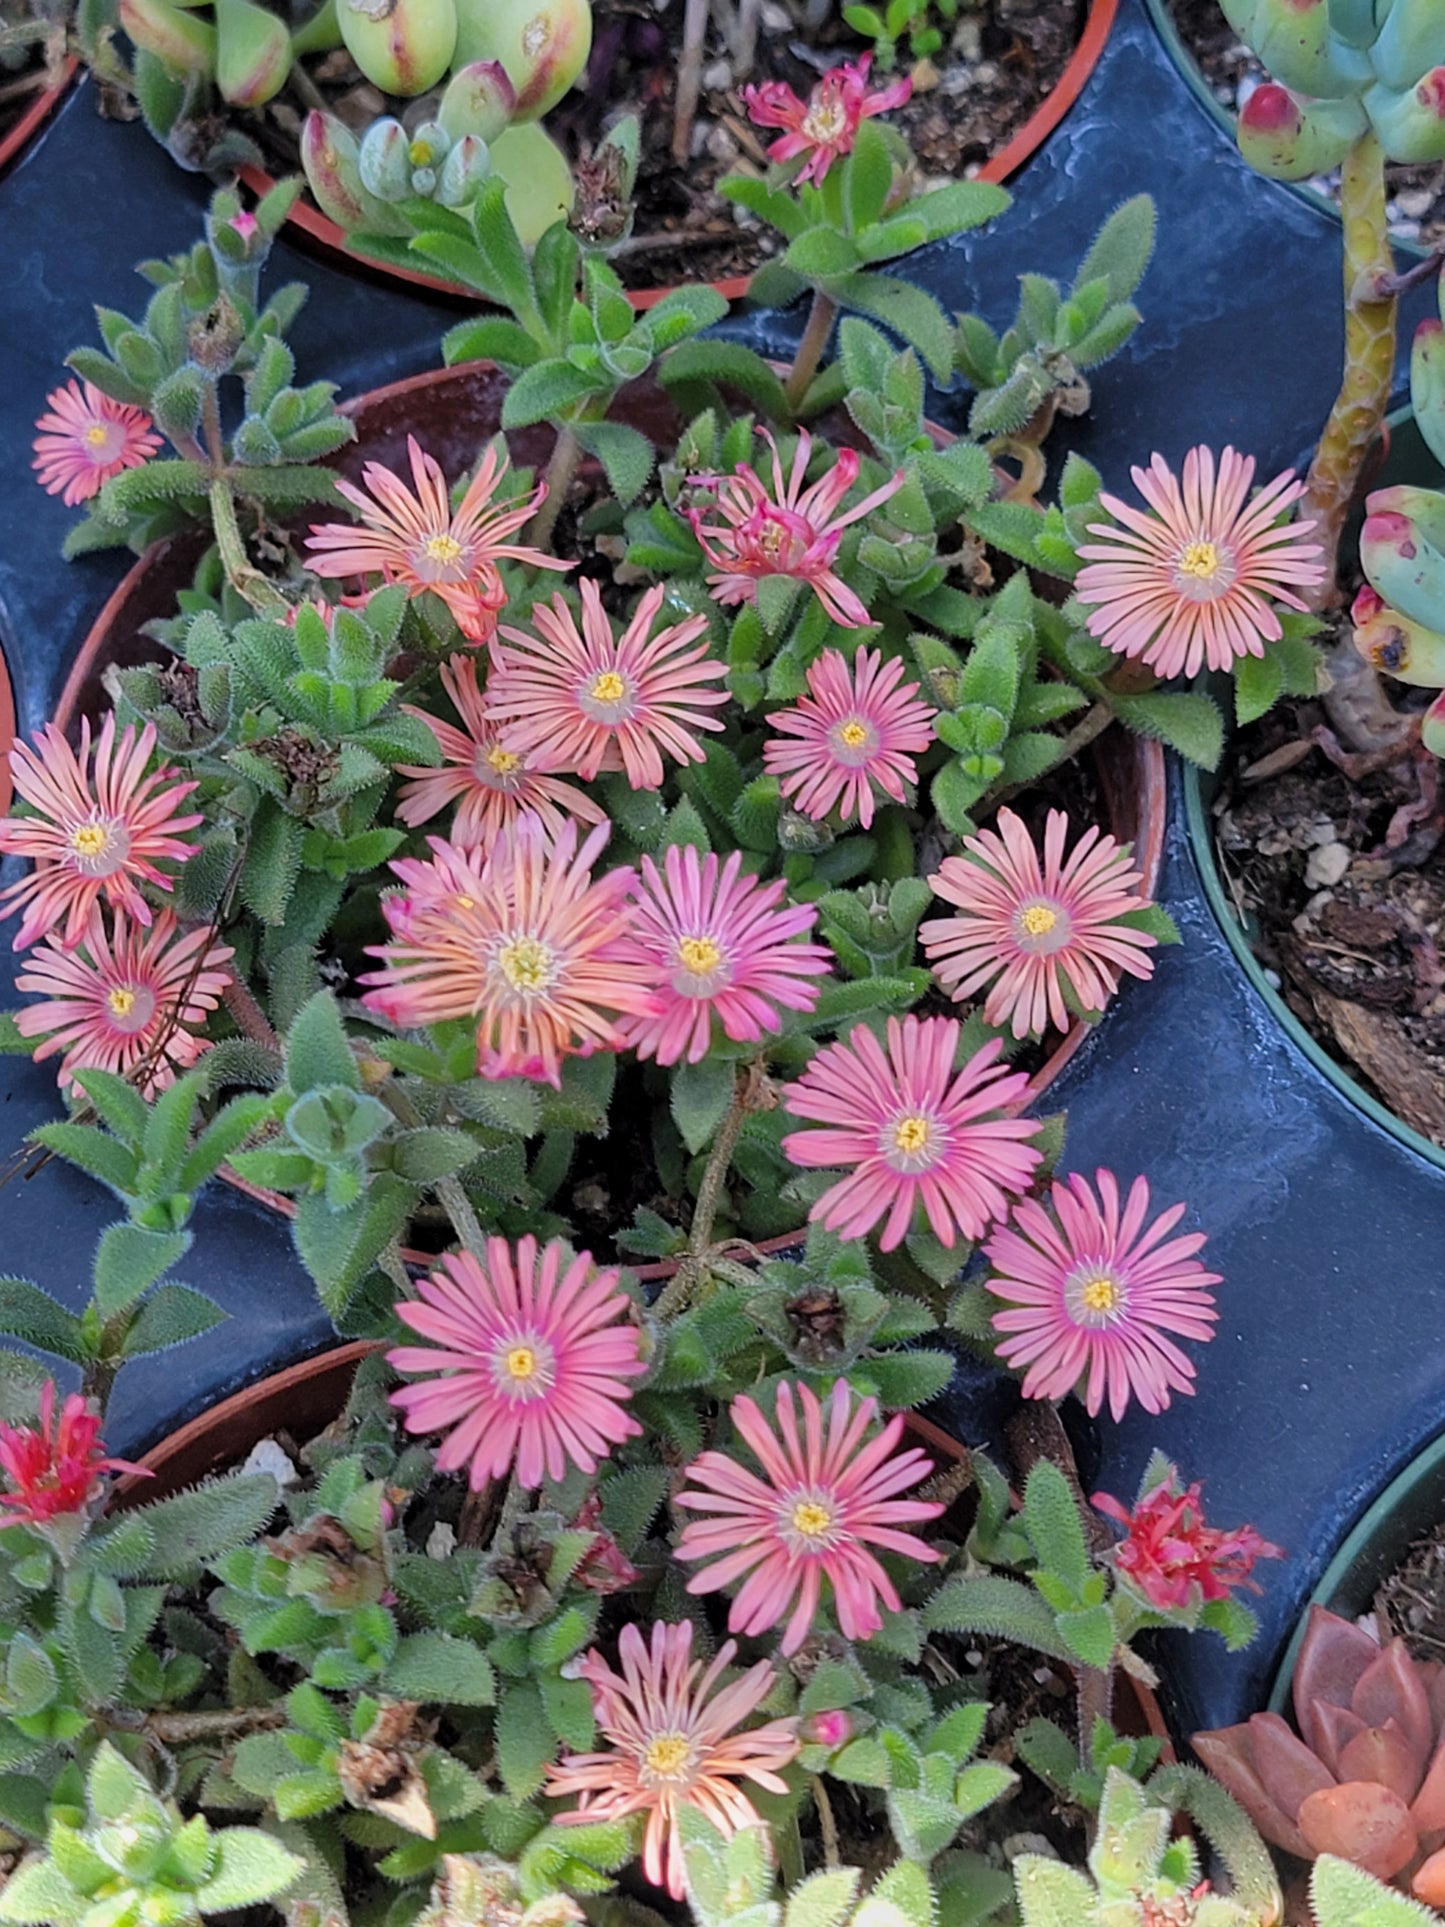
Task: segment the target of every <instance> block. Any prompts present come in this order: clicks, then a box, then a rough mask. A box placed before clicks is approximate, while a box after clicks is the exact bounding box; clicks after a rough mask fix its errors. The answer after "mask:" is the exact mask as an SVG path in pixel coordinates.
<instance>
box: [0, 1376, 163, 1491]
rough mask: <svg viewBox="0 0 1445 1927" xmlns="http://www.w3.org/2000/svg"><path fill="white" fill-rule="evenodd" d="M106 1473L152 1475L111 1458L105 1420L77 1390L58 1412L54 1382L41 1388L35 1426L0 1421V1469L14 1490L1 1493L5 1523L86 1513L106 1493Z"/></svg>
mask: <svg viewBox="0 0 1445 1927" xmlns="http://www.w3.org/2000/svg"><path fill="white" fill-rule="evenodd" d="M107 1472H138V1473H140V1475H141V1477H142V1478H149V1477H150V1474H149V1473H148V1472H147V1471H146V1470H145V1468H144V1467H143V1466H139V1465H132V1464H131V1462H130V1460H129V1459H108V1458H107V1457H106V1456H105V1446H104V1444H103V1443H102V1440H101V1436H100V1420H99V1419H98V1418H97V1417H96V1416H95V1414H94V1413H93V1412H92V1411H91V1410H90V1407H89V1406H88V1405H87V1404H86V1402H85V1400H84V1399H83V1398H82V1397H81V1396H80V1394H79V1393H78V1392H72V1393H71V1394H70V1395H69V1397H68V1398H67V1399H66V1401H65V1403H64V1404H63V1405H62V1406H61V1408H60V1416H59V1418H57V1417H56V1415H55V1381H54V1379H50V1378H47V1379H46V1381H45V1384H44V1386H43V1387H42V1388H41V1392H40V1418H39V1422H38V1423H37V1424H35V1425H7V1424H6V1423H5V1422H4V1420H3V1419H0V1473H3V1474H4V1475H5V1480H6V1483H7V1485H8V1486H9V1488H10V1490H9V1491H8V1492H0V1527H4V1526H13V1525H31V1526H44V1525H48V1524H49V1523H50V1521H51V1520H52V1519H55V1518H59V1517H62V1516H64V1515H67V1514H70V1513H77V1512H84V1511H85V1510H86V1509H87V1508H88V1507H89V1506H90V1505H91V1504H92V1503H93V1502H94V1501H95V1500H96V1499H98V1498H99V1497H100V1494H101V1481H102V1479H103V1478H104V1476H105V1474H106V1473H107Z"/></svg>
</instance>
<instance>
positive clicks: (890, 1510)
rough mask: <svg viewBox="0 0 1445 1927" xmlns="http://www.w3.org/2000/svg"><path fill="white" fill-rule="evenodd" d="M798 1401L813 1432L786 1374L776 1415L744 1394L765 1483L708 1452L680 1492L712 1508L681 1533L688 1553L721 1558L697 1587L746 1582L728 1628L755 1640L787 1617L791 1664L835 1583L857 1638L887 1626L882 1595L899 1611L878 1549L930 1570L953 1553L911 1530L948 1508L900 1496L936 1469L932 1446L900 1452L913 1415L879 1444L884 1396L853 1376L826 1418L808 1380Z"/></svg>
mask: <svg viewBox="0 0 1445 1927" xmlns="http://www.w3.org/2000/svg"><path fill="white" fill-rule="evenodd" d="M797 1399H798V1404H799V1405H800V1406H801V1407H802V1425H801V1428H800V1426H799V1423H798V1413H797V1411H796V1410H795V1409H794V1402H793V1387H792V1386H791V1385H790V1384H789V1383H788V1382H787V1381H786V1380H784V1382H783V1383H782V1384H781V1385H779V1387H778V1392H777V1399H776V1401H775V1405H774V1418H773V1420H772V1422H770V1421H769V1420H768V1419H767V1418H766V1417H765V1416H764V1414H763V1413H762V1411H761V1410H760V1409H759V1407H758V1406H757V1405H756V1404H754V1402H753V1400H752V1399H750V1398H747V1397H743V1398H735V1399H734V1400H733V1402H732V1404H731V1406H730V1407H729V1411H730V1412H731V1415H732V1422H733V1427H734V1430H735V1431H736V1432H737V1434H738V1436H739V1437H740V1438H741V1439H742V1440H743V1441H744V1443H745V1444H747V1445H748V1446H749V1447H750V1448H751V1449H752V1452H753V1454H754V1456H755V1457H756V1458H757V1461H758V1464H759V1465H760V1466H761V1467H762V1469H763V1477H762V1478H759V1477H758V1476H757V1474H756V1473H755V1472H750V1471H748V1469H747V1468H746V1466H742V1465H739V1464H738V1463H737V1460H736V1459H734V1458H733V1457H731V1456H730V1455H729V1454H728V1453H726V1452H704V1453H703V1454H702V1456H701V1457H700V1458H697V1459H694V1460H693V1462H692V1464H691V1465H690V1466H689V1467H688V1468H687V1477H688V1479H689V1481H690V1482H691V1483H690V1485H689V1486H688V1487H686V1488H684V1490H683V1491H681V1492H680V1493H679V1494H678V1495H677V1504H678V1505H680V1506H681V1507H682V1508H683V1509H684V1510H685V1511H688V1512H704V1513H707V1514H708V1515H709V1516H708V1517H707V1518H706V1519H695V1520H693V1521H692V1523H691V1524H689V1525H688V1526H687V1527H686V1528H685V1529H684V1531H683V1534H682V1537H681V1538H680V1539H679V1540H678V1545H677V1556H678V1558H679V1559H689V1560H691V1559H705V1560H708V1561H710V1562H711V1563H710V1564H708V1565H705V1566H703V1567H702V1569H701V1570H700V1571H698V1572H696V1573H694V1574H693V1576H692V1578H691V1579H689V1581H688V1582H687V1589H688V1591H689V1592H694V1593H707V1592H718V1591H720V1590H721V1589H722V1588H723V1587H725V1586H731V1585H733V1584H734V1583H735V1582H736V1581H737V1580H739V1579H741V1580H742V1581H743V1583H742V1585H741V1586H740V1587H739V1588H738V1591H737V1593H736V1594H735V1595H734V1598H733V1603H732V1607H731V1610H730V1611H729V1613H728V1631H729V1632H730V1633H744V1634H746V1635H748V1636H749V1637H750V1638H755V1637H756V1636H757V1635H758V1634H760V1633H765V1632H767V1631H768V1629H769V1628H770V1627H772V1626H776V1625H777V1623H778V1621H779V1620H780V1619H783V1618H786V1619H787V1621H788V1624H787V1629H786V1630H785V1632H784V1634H783V1639H782V1645H781V1647H780V1648H779V1650H780V1651H781V1653H782V1655H783V1657H784V1658H785V1659H787V1658H788V1657H790V1655H792V1654H793V1653H795V1652H797V1650H798V1648H799V1647H800V1646H801V1645H802V1643H803V1641H804V1640H805V1639H806V1638H807V1637H808V1634H809V1632H810V1631H811V1629H812V1626H813V1622H814V1620H815V1619H816V1617H817V1613H818V1605H819V1601H820V1599H821V1598H822V1592H823V1581H824V1580H825V1579H826V1580H827V1581H828V1583H829V1585H830V1586H831V1587H832V1589H833V1605H834V1609H835V1610H836V1612H837V1615H838V1624H839V1626H840V1627H841V1629H842V1632H843V1637H844V1638H845V1639H871V1638H872V1637H873V1635H874V1633H876V1632H877V1631H879V1629H880V1628H881V1627H882V1624H883V1617H882V1614H881V1613H880V1612H879V1610H878V1603H879V1601H880V1600H881V1601H882V1602H883V1604H884V1605H885V1606H886V1607H887V1608H888V1610H889V1611H890V1612H895V1613H896V1612H897V1611H899V1609H900V1605H901V1602H900V1600H899V1597H898V1593H897V1590H896V1588H895V1587H894V1584H893V1581H892V1580H891V1579H890V1578H889V1577H888V1574H887V1573H886V1572H885V1571H884V1570H883V1567H882V1566H881V1565H880V1564H879V1562H878V1559H877V1557H876V1556H875V1554H874V1553H873V1552H871V1551H870V1550H869V1548H870V1547H871V1546H876V1547H878V1548H879V1550H880V1551H883V1552H895V1553H898V1554H900V1555H901V1556H902V1557H904V1558H906V1559H919V1560H922V1561H923V1562H924V1563H925V1564H928V1565H932V1564H935V1563H936V1562H937V1561H938V1560H939V1559H940V1558H941V1557H942V1556H943V1555H942V1554H941V1553H938V1552H935V1551H934V1549H933V1548H932V1546H929V1545H926V1544H925V1543H924V1542H923V1540H922V1539H918V1538H915V1536H914V1535H913V1534H912V1533H911V1532H903V1531H900V1530H899V1528H900V1527H901V1526H907V1525H918V1524H921V1523H922V1522H923V1521H924V1520H926V1519H936V1518H937V1517H938V1516H939V1514H940V1513H941V1512H942V1511H943V1510H944V1508H943V1507H942V1506H941V1505H938V1504H935V1503H934V1502H933V1501H932V1500H929V1499H900V1498H899V1497H898V1496H897V1495H898V1494H899V1493H900V1492H903V1491H905V1490H906V1489H907V1488H908V1487H909V1486H913V1485H917V1484H918V1483H919V1481H920V1480H921V1479H926V1478H928V1477H929V1475H930V1474H931V1473H932V1471H933V1465H932V1462H931V1461H930V1459H929V1458H928V1455H927V1454H926V1453H925V1452H920V1451H919V1450H918V1449H917V1448H916V1447H910V1448H909V1450H907V1451H905V1452H899V1451H897V1450H896V1449H895V1448H896V1447H897V1444H898V1441H899V1438H900V1437H901V1435H902V1432H903V1420H902V1418H901V1417H898V1418H894V1419H891V1420H890V1421H889V1423H888V1424H887V1425H886V1426H885V1427H884V1428H883V1430H882V1431H881V1432H880V1433H879V1434H878V1436H877V1437H876V1438H874V1439H868V1433H869V1431H870V1430H871V1428H872V1426H873V1423H874V1421H875V1420H876V1419H877V1417H878V1401H877V1399H875V1398H863V1399H860V1400H859V1401H858V1403H857V1405H856V1406H855V1405H854V1403H853V1392H852V1388H851V1387H850V1386H849V1384H848V1381H847V1379H846V1378H840V1379H838V1380H837V1382H836V1383H835V1384H834V1386H833V1391H832V1395H831V1397H830V1398H829V1401H828V1406H827V1411H826V1415H825V1413H824V1408H823V1406H822V1404H821V1403H820V1402H819V1400H818V1398H817V1396H816V1395H815V1394H814V1393H813V1392H812V1391H811V1390H810V1389H809V1388H808V1387H807V1386H806V1385H799V1386H798V1388H797ZM865 1441H866V1443H865ZM693 1487H698V1488H700V1489H699V1490H693V1489H692V1488H693Z"/></svg>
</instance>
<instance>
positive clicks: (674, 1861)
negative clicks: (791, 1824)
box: [545, 1619, 798, 1900]
mask: <svg viewBox="0 0 1445 1927" xmlns="http://www.w3.org/2000/svg"><path fill="white" fill-rule="evenodd" d="M618 1646H619V1651H620V1655H621V1659H622V1671H621V1673H614V1672H613V1670H612V1668H611V1667H610V1666H609V1665H608V1664H607V1662H606V1660H605V1659H603V1657H602V1655H601V1654H600V1653H599V1652H597V1651H596V1650H595V1649H593V1650H592V1651H590V1652H587V1653H585V1654H584V1655H583V1657H582V1659H581V1660H580V1661H579V1662H578V1665H577V1669H576V1670H577V1674H578V1677H579V1678H581V1679H585V1680H586V1681H587V1684H588V1685H589V1686H590V1687H591V1688H592V1705H593V1710H594V1712H595V1714H596V1717H597V1724H598V1725H599V1726H600V1727H601V1729H602V1737H603V1738H604V1739H605V1740H606V1741H607V1743H608V1744H607V1750H606V1751H605V1752H599V1753H574V1754H570V1755H567V1756H564V1758H563V1759H562V1760H560V1761H559V1762H558V1764H557V1765H556V1766H554V1767H552V1768H551V1770H550V1772H549V1774H548V1778H547V1785H546V1788H545V1791H546V1792H547V1793H548V1794H550V1795H551V1796H552V1798H554V1799H558V1800H569V1799H575V1800H576V1801H577V1806H576V1809H575V1810H574V1811H573V1812H571V1813H559V1814H558V1815H557V1819H558V1820H559V1821H560V1822H561V1824H562V1825H563V1826H566V1825H568V1824H569V1823H570V1824H572V1825H575V1826H585V1825H586V1824H587V1823H588V1822H589V1821H593V1822H595V1821H607V1820H624V1819H626V1818H627V1816H628V1815H629V1814H631V1813H645V1814H646V1815H647V1831H646V1833H645V1835H644V1836H643V1844H642V1870H643V1872H644V1873H645V1874H646V1875H647V1878H648V1879H649V1880H650V1881H651V1882H652V1884H653V1886H654V1887H665V1888H666V1889H667V1891H668V1892H669V1893H670V1894H671V1895H672V1897H673V1899H674V1900H682V1899H683V1898H684V1896H685V1895H686V1893H687V1871H686V1868H685V1867H684V1865H683V1859H682V1838H681V1835H680V1834H679V1831H678V1825H677V1814H678V1808H679V1807H684V1806H689V1807H695V1808H696V1809H697V1811H698V1812H699V1813H702V1814H705V1815H706V1817H707V1818H708V1819H709V1820H710V1821H711V1822H712V1824H713V1825H714V1826H715V1827H716V1828H717V1829H718V1830H719V1832H721V1833H723V1834H724V1835H726V1836H727V1838H729V1839H731V1838H732V1836H733V1834H735V1833H736V1832H737V1831H738V1829H739V1828H740V1827H746V1826H752V1825H754V1824H755V1823H756V1821H757V1819H758V1814H757V1810H756V1808H755V1807H754V1806H753V1803H752V1801H751V1800H750V1799H749V1798H748V1797H747V1795H746V1794H745V1793H744V1792H743V1791H742V1789H741V1788H740V1787H739V1786H738V1785H737V1784H736V1783H737V1781H739V1780H750V1781H751V1782H752V1783H753V1785H754V1786H760V1787H763V1788H765V1789H766V1791H767V1792H769V1793H786V1792H787V1790H788V1786H787V1782H786V1781H785V1780H783V1779H782V1778H781V1777H780V1775H781V1773H782V1769H783V1768H784V1767H785V1766H788V1765H790V1764H791V1762H792V1761H793V1760H795V1759H796V1758H797V1755H798V1722H797V1720H796V1719H794V1718H789V1719H781V1720H769V1721H768V1722H767V1724H766V1725H765V1726H755V1727H752V1728H751V1729H744V1727H743V1721H744V1720H747V1719H751V1718H752V1716H753V1714H754V1713H756V1712H757V1710H758V1708H759V1706H760V1705H761V1704H762V1702H763V1701H764V1700H765V1699H766V1698H767V1696H768V1694H769V1693H771V1692H772V1690H773V1687H774V1685H775V1683H776V1675H775V1673H774V1672H773V1668H772V1666H771V1665H770V1664H769V1662H768V1661H767V1660H760V1661H759V1663H758V1664H757V1665H756V1666H754V1667H752V1668H751V1669H750V1670H749V1671H748V1672H746V1673H744V1674H743V1675H742V1676H741V1678H739V1679H735V1680H732V1681H731V1682H730V1683H729V1684H727V1685H722V1684H721V1681H722V1678H723V1675H724V1673H726V1671H727V1669H728V1667H729V1666H731V1664H732V1662H733V1657H734V1655H735V1654H736V1652H737V1646H736V1645H735V1644H734V1642H733V1641H732V1640H730V1639H729V1640H727V1641H726V1642H725V1643H724V1644H723V1646H722V1647H721V1648H720V1650H719V1652H718V1655H717V1658H716V1659H714V1660H713V1662H712V1664H711V1665H710V1666H709V1667H708V1669H707V1671H706V1672H703V1667H702V1661H701V1660H694V1659H693V1657H692V1621H691V1620H689V1619H685V1620H683V1621H682V1623H681V1624H680V1625H677V1626H670V1625H668V1624H667V1623H666V1621H664V1620H660V1619H659V1620H654V1621H653V1625H652V1637H651V1640H650V1642H645V1641H644V1640H643V1636H642V1634H641V1632H640V1631H639V1630H638V1628H637V1626H636V1625H635V1624H630V1623H629V1624H628V1625H626V1626H624V1627H623V1628H622V1636H621V1639H620V1640H619V1642H618ZM699 1674H701V1678H699Z"/></svg>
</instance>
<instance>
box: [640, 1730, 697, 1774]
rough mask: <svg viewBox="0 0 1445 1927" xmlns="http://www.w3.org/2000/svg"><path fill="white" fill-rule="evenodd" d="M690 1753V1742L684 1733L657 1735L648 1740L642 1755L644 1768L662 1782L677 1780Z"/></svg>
mask: <svg viewBox="0 0 1445 1927" xmlns="http://www.w3.org/2000/svg"><path fill="white" fill-rule="evenodd" d="M691 1753H692V1742H691V1741H690V1740H689V1739H688V1737H687V1735H686V1734H685V1733H659V1734H658V1736H657V1738H656V1739H655V1740H649V1741H648V1743H647V1751H646V1752H645V1753H644V1754H643V1756H642V1760H643V1764H644V1766H646V1767H647V1768H648V1770H649V1771H650V1772H652V1773H655V1774H656V1775H657V1776H658V1778H659V1779H662V1780H677V1779H680V1778H681V1777H682V1773H683V1769H684V1768H685V1767H686V1765H687V1762H688V1759H689V1757H690V1755H691Z"/></svg>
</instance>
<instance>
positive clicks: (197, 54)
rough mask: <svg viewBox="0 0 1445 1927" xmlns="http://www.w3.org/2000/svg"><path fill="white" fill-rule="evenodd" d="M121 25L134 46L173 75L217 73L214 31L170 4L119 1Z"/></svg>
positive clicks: (165, 1)
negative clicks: (154, 59)
mask: <svg viewBox="0 0 1445 1927" xmlns="http://www.w3.org/2000/svg"><path fill="white" fill-rule="evenodd" d="M120 24H121V28H122V30H123V31H124V32H125V33H126V34H128V35H129V37H130V39H131V41H132V42H133V43H134V45H135V46H137V47H141V48H144V50H145V51H146V52H147V53H148V54H154V55H155V57H156V59H157V60H159V61H160V63H161V65H162V66H164V67H168V68H169V69H170V71H171V72H172V73H176V74H207V75H209V74H213V73H214V72H215V71H216V30H215V28H214V27H213V26H212V25H211V23H210V21H209V20H198V19H197V18H196V16H195V14H193V13H187V12H185V11H184V10H183V9H182V8H180V7H175V6H172V5H171V4H170V0H120Z"/></svg>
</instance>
